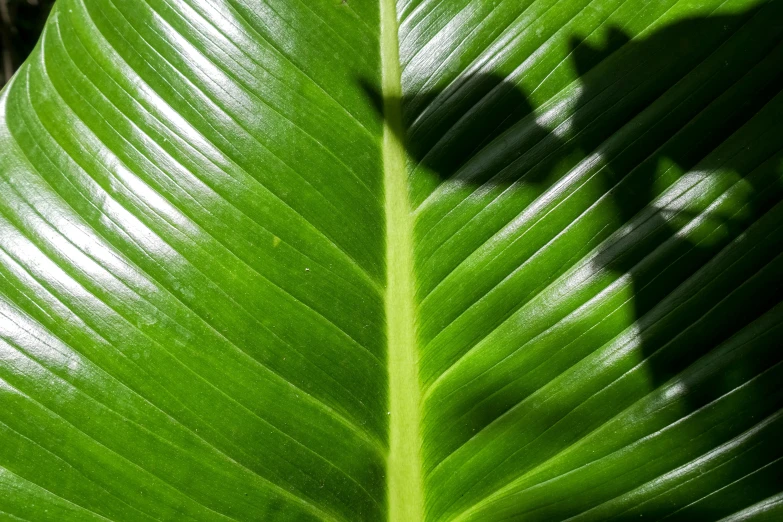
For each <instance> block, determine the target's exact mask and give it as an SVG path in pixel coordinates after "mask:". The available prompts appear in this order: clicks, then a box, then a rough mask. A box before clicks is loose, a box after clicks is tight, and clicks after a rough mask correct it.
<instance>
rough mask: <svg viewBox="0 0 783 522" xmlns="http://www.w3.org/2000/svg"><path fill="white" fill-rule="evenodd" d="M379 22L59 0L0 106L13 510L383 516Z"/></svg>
mask: <svg viewBox="0 0 783 522" xmlns="http://www.w3.org/2000/svg"><path fill="white" fill-rule="evenodd" d="M377 25H378V9H377V6H369V5H368V6H362V5H357V6H354V7H347V6H345V7H341V6H339V5H338V6H334V5H330V6H325V5H321V6H317V7H316V6H310V5H309V2H288V1H272V2H263V3H262V2H255V1H245V2H237V1H221V2H215V1H213V0H204V1H191V2H183V1H164V0H160V1H156V0H150V1H133V2H130V1H116V0H115V1H110V0H106V1H104V0H98V1H95V0H85V1H81V0H62V1H60V2H58V4H57V6H56V8H55V9H54V12H53V14H52V16H51V19H50V20H49V22H48V24H47V26H46V29H45V32H44V34H43V36H42V37H41V41H40V43H39V46H38V48H37V50H36V52H35V53H34V54H33V56H31V57H30V59H29V60H28V62H27V63H26V65H25V66H24V67H23V68H22V69H21V70H20V71H18V73H17V75H16V76H15V78H14V80H13V82H12V84H11V85H9V86H8V87H7V88H6V89H5V90H4V92H3V96H2V106H1V107H0V110H2V114H3V117H2V118H3V124H2V127H1V128H0V134H1V136H0V141H2V150H3V152H2V158H1V159H0V194H1V195H2V197H0V294H1V295H2V297H0V338H2V340H1V341H0V353H1V354H2V356H1V357H0V397H1V398H0V404H2V407H0V437H1V438H2V443H0V465H1V466H2V472H1V474H0V477H2V479H1V480H0V484H2V485H1V486H0V488H2V489H1V491H2V492H0V499H2V500H0V510H2V511H5V512H7V513H9V515H14V516H19V517H21V518H26V519H30V520H67V519H74V520H83V519H84V520H86V519H91V518H96V519H97V518H108V519H111V520H153V519H156V520H158V519H168V520H219V519H237V520H251V519H252V520H272V519H274V520H277V519H280V520H300V519H310V518H313V519H364V520H379V519H381V518H383V512H384V508H383V505H384V498H385V493H384V481H383V474H384V470H383V464H384V452H385V450H384V448H385V446H386V442H385V441H386V424H387V419H386V417H387V416H386V396H387V390H386V388H387V386H386V369H385V363H384V359H385V346H384V335H385V334H384V328H383V324H384V318H383V316H382V305H383V300H382V297H383V296H382V291H381V287H382V282H383V274H384V263H383V248H382V247H383V234H382V230H383V221H382V216H383V214H382V210H383V209H382V204H381V202H382V187H381V158H380V148H379V144H378V136H379V133H380V122H379V118H378V117H377V115H376V114H375V113H374V112H373V109H372V107H371V106H370V105H369V104H367V103H366V102H364V101H363V97H362V96H361V90H360V87H359V85H358V84H357V83H356V82H355V81H354V76H355V75H359V74H362V75H364V76H366V77H368V78H371V79H372V78H375V77H377V75H378V71H379V66H378V58H377V54H373V53H356V52H354V49H356V48H361V47H367V46H369V47H370V48H373V47H376V48H377V46H378V43H377V42H378V31H377V30H376V29H375V27H376V26H377Z"/></svg>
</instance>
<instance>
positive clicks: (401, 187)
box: [381, 0, 424, 522]
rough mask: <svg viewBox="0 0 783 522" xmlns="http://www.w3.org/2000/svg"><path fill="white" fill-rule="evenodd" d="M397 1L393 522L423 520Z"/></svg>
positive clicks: (390, 145) (388, 170)
mask: <svg viewBox="0 0 783 522" xmlns="http://www.w3.org/2000/svg"><path fill="white" fill-rule="evenodd" d="M397 30H398V26H397V13H396V8H395V5H394V0H381V42H382V44H381V45H382V49H381V58H382V65H383V99H384V107H383V110H384V121H385V127H384V130H383V165H384V186H385V191H386V271H387V280H386V321H387V325H388V326H387V328H388V332H387V336H388V365H389V388H390V391H389V410H390V420H389V459H388V462H387V487H388V495H389V521H390V522H420V521H422V520H423V519H424V496H423V491H422V478H421V436H420V431H419V416H420V398H421V397H420V396H421V392H420V389H419V375H418V353H417V352H418V351H417V346H416V331H415V321H416V310H415V295H414V283H413V240H412V228H413V219H412V216H411V212H410V203H409V201H408V188H407V181H406V178H407V176H406V170H405V150H404V147H403V143H402V142H401V139H400V136H402V132H401V131H402V115H401V111H400V98H401V94H402V89H401V86H400V57H399V48H398V45H399V44H398V40H397Z"/></svg>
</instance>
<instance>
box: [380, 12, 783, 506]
mask: <svg viewBox="0 0 783 522" xmlns="http://www.w3.org/2000/svg"><path fill="white" fill-rule="evenodd" d="M403 3H404V4H405V5H404V7H403V8H402V11H401V16H402V23H401V28H402V32H401V37H400V38H401V53H402V62H403V66H404V69H403V98H402V99H401V100H399V102H400V103H401V105H402V108H403V113H404V120H405V121H406V130H405V135H404V136H403V139H404V140H405V142H406V144H407V148H408V150H409V152H410V155H411V160H410V162H409V172H410V179H411V198H412V201H413V207H414V209H415V210H414V212H415V215H416V253H415V259H416V268H417V270H416V274H417V280H418V286H417V290H418V297H419V300H420V303H419V337H420V344H421V350H422V353H421V374H422V381H423V386H424V390H425V391H424V406H423V410H424V411H423V415H424V426H423V438H424V440H423V445H424V450H423V451H424V462H425V464H424V466H425V483H426V489H427V491H426V493H427V513H428V517H429V518H430V519H432V520H449V519H458V520H506V519H508V520H511V519H513V520H518V519H523V520H562V519H569V520H570V519H572V517H574V519H577V520H638V519H640V518H642V519H644V520H649V519H654V520H658V519H667V520H669V519H672V520H674V519H677V520H717V519H721V518H723V517H727V516H731V515H732V514H734V513H737V512H741V511H742V510H746V511H745V512H743V513H744V515H742V516H746V515H748V514H749V513H753V512H755V511H758V512H759V513H761V512H762V511H764V510H771V511H770V513H776V515H773V514H770V515H769V516H773V517H774V516H781V513H780V511H779V509H780V508H779V507H775V506H777V505H778V502H777V501H775V500H774V498H776V495H779V494H780V492H781V490H783V480H782V479H781V476H782V475H781V470H783V468H782V467H781V461H780V458H781V457H782V456H783V447H781V446H780V444H779V442H778V441H779V440H780V437H781V429H783V424H781V417H780V415H781V414H780V408H781V405H783V396H782V395H781V390H780V387H779V382H780V379H781V377H782V376H783V374H782V373H781V372H783V366H782V365H781V364H780V362H781V359H782V358H783V351H781V346H783V330H781V328H782V326H781V325H782V324H783V323H782V322H781V320H782V319H783V315H781V314H783V305H781V304H780V301H781V297H783V279H782V276H781V274H783V271H781V269H782V268H783V264H781V263H783V256H781V254H783V243H782V241H783V235H781V232H782V231H783V229H781V227H783V204H781V197H782V196H783V153H782V151H781V149H782V148H783V141H782V140H781V136H783V66H782V65H781V64H783V24H781V23H780V20H783V4H781V3H780V2H772V3H769V4H764V5H756V6H754V7H750V6H748V5H743V3H742V2H727V3H715V4H713V5H710V6H703V5H701V6H697V5H695V4H692V3H689V2H673V1H661V2H645V3H644V4H640V3H638V2H619V1H617V2H613V1H602V2H589V3H585V2H577V1H574V2H558V3H556V4H554V3H546V5H544V4H543V3H540V2H533V3H529V2H521V3H516V4H520V5H513V6H512V5H511V4H512V2H494V3H487V5H484V4H481V5H478V4H476V3H472V2H449V3H435V2H415V1H414V2H407V3H406V2H403ZM490 4H491V5H490ZM371 95H372V96H373V97H374V98H376V99H377V96H378V94H377V93H371ZM376 106H378V103H377V102H376ZM767 499H771V500H769V501H767ZM756 503H759V504H758V506H756V507H752V506H754V505H755V504H756ZM759 506H765V507H763V508H762V507H759ZM757 508H758V509H757ZM754 510H755V511H754ZM737 516H738V517H740V515H739V514H738V515H737Z"/></svg>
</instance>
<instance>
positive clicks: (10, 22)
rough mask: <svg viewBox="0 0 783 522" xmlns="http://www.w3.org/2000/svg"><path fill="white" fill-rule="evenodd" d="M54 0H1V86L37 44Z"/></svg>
mask: <svg viewBox="0 0 783 522" xmlns="http://www.w3.org/2000/svg"><path fill="white" fill-rule="evenodd" d="M53 4H54V0H0V22H1V23H0V30H2V33H0V56H2V60H1V61H2V63H1V64H0V86H3V85H5V83H6V82H7V81H8V80H9V79H10V78H11V75H12V74H13V73H14V71H15V70H16V68H17V67H19V65H20V64H21V63H22V62H23V61H24V59H25V58H27V55H28V54H30V51H32V50H33V47H35V44H36V42H37V41H38V37H39V35H40V34H41V29H43V25H44V23H45V22H46V17H47V16H48V15H49V11H50V10H51V8H52V5H53Z"/></svg>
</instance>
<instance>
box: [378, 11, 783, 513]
mask: <svg viewBox="0 0 783 522" xmlns="http://www.w3.org/2000/svg"><path fill="white" fill-rule="evenodd" d="M781 6H783V3H780V2H777V3H774V2H773V3H770V4H766V5H763V6H760V7H755V8H752V9H748V10H746V11H744V12H739V13H735V14H731V15H719V16H711V17H695V18H689V19H685V20H681V21H678V22H675V23H674V24H671V25H668V26H665V27H663V28H660V29H657V30H654V31H651V32H649V33H647V34H645V35H642V36H640V37H637V38H633V39H632V38H631V37H630V36H629V35H628V34H626V33H625V32H624V31H623V30H622V29H620V28H617V27H611V28H610V29H609V30H608V31H607V36H606V37H605V38H604V39H603V41H602V42H600V43H599V44H595V43H591V42H589V41H586V40H584V39H582V38H580V37H579V36H572V37H571V38H570V40H569V48H570V55H569V57H570V61H571V64H572V66H573V68H574V70H575V71H576V72H577V75H578V81H577V82H576V86H575V88H574V92H575V93H576V96H574V97H573V100H572V103H571V105H570V106H569V108H568V109H565V110H566V111H568V112H569V114H568V115H567V118H566V119H565V120H562V118H561V120H559V123H558V125H557V126H555V127H554V128H553V127H552V126H551V125H549V124H548V122H550V121H555V120H557V116H558V114H562V113H563V111H564V109H563V108H562V106H560V105H554V106H552V107H549V108H548V110H550V112H551V113H552V114H554V115H555V118H550V117H548V115H547V113H546V110H547V107H544V108H543V109H544V111H543V113H542V109H541V108H539V110H538V111H537V110H534V107H533V104H532V103H531V102H530V101H529V99H528V97H527V96H526V95H525V93H524V92H523V91H522V89H521V88H519V87H518V86H517V85H516V82H513V81H509V79H507V78H506V77H504V76H501V75H497V74H478V75H472V76H467V77H462V78H458V81H456V82H454V83H453V84H451V85H449V86H448V87H446V88H445V89H443V90H434V91H428V92H420V93H416V94H413V95H408V96H403V97H402V98H401V99H391V100H389V99H384V98H383V97H382V96H381V95H380V94H379V93H377V92H376V91H374V90H373V88H372V87H371V86H370V85H369V84H363V85H364V89H365V91H366V92H367V94H368V96H369V97H370V98H371V99H372V100H373V103H374V104H375V106H376V108H377V110H378V111H379V113H381V114H383V113H384V110H388V108H389V107H390V106H396V105H398V106H399V108H400V110H401V113H402V121H401V122H399V124H394V125H392V126H391V127H392V129H393V130H394V131H395V132H397V133H398V138H399V139H400V140H401V141H402V142H403V143H404V145H405V147H406V150H407V152H408V154H409V158H410V159H409V171H410V172H411V176H412V177H416V176H418V177H419V179H420V180H421V179H424V181H423V182H420V183H419V184H418V185H419V186H424V187H425V188H424V189H423V190H421V189H418V188H416V186H415V184H414V188H413V189H412V193H411V199H412V201H413V204H414V206H415V207H418V206H420V205H422V204H426V203H427V201H428V199H429V197H430V195H431V194H432V193H433V192H434V191H435V190H437V188H438V187H439V186H443V185H448V184H449V183H460V184H462V185H470V186H472V187H473V189H472V190H478V189H479V188H480V187H492V186H494V187H498V188H500V190H507V189H509V188H513V187H518V186H523V185H524V186H528V187H534V188H535V191H534V192H535V193H536V194H537V195H538V198H542V197H544V196H545V195H546V194H547V192H548V191H550V190H552V189H553V187H555V186H556V185H557V183H559V182H561V181H562V180H563V179H564V178H565V177H566V176H568V175H569V173H572V172H574V171H576V170H579V169H581V170H583V171H585V172H587V174H584V176H583V177H584V179H585V180H586V181H585V184H592V186H593V187H595V188H596V193H597V194H599V196H597V198H596V203H599V202H603V203H602V204H604V205H605V206H606V208H609V209H611V212H610V214H611V217H612V219H611V220H610V221H611V225H610V226H613V227H614V229H615V230H614V232H613V233H612V234H611V235H609V237H607V238H606V239H605V240H603V241H602V242H601V244H600V245H599V247H598V248H597V249H596V250H594V251H593V253H592V254H591V255H590V256H588V257H589V258H590V265H591V268H592V270H593V271H594V272H596V273H598V272H602V271H610V272H611V273H612V274H614V276H615V278H626V279H627V280H628V282H629V283H628V284H629V286H630V288H631V290H630V293H631V294H632V298H631V302H632V303H631V306H632V309H633V312H632V315H633V317H634V319H635V324H634V327H635V329H636V331H637V334H636V335H637V338H638V342H639V344H640V345H641V354H642V359H643V360H644V361H646V367H647V369H648V372H649V380H650V382H651V387H652V388H653V389H656V388H660V389H671V390H673V389H677V390H679V393H680V395H682V397H681V399H682V400H681V404H682V405H683V407H684V411H683V412H682V415H683V416H686V415H691V414H693V415H697V414H701V413H700V412H701V410H703V409H704V408H705V406H706V405H708V404H710V403H712V402H713V401H716V400H718V399H719V398H720V397H722V396H724V395H725V394H727V393H728V392H729V391H731V390H733V389H735V387H737V386H739V385H740V384H742V383H743V382H745V381H747V380H751V379H752V378H753V377H754V376H757V375H760V374H762V373H763V372H765V371H766V370H767V369H769V368H775V367H776V365H777V364H778V363H779V362H780V360H781V358H783V354H781V353H780V350H779V349H778V350H776V349H775V347H776V346H778V347H779V346H781V345H782V344H783V342H782V341H783V336H782V335H781V332H780V331H778V330H779V329H777V330H774V331H773V332H772V334H770V335H767V336H766V337H764V338H763V340H762V341H760V342H761V343H762V344H761V345H760V348H759V346H758V342H757V343H756V344H757V346H756V348H755V349H754V350H755V351H753V352H752V355H747V356H746V357H733V358H732V357H724V356H723V355H720V356H719V355H716V354H717V353H718V351H719V350H721V349H723V350H724V352H725V351H726V350H727V349H726V348H720V347H721V346H722V345H726V344H727V343H729V344H731V342H732V339H733V338H734V337H736V336H737V335H738V333H739V332H741V331H743V330H744V329H748V328H752V327H753V324H755V323H754V322H757V321H759V320H760V318H763V317H765V314H768V313H769V312H770V310H773V309H774V307H775V306H776V305H778V303H779V302H780V298H781V295H783V276H781V275H780V274H772V275H771V276H770V277H768V278H767V279H764V278H759V277H756V276H757V273H761V272H764V271H765V270H768V269H767V265H768V264H769V263H770V260H771V259H773V258H775V256H776V255H775V254H774V252H779V251H780V248H781V241H780V239H779V238H777V237H775V236H771V237H770V238H768V239H767V242H768V243H767V248H768V249H769V251H768V252H766V253H760V254H752V255H745V254H747V253H746V252H742V246H741V242H742V241H745V238H746V237H750V236H753V237H757V236H759V235H760V234H764V233H765V230H769V229H771V230H775V229H777V224H779V223H781V221H780V220H781V212H780V211H779V208H778V207H779V203H780V202H781V199H783V187H781V183H780V177H781V175H780V169H781V165H782V164H783V162H782V161H781V158H782V157H783V156H782V154H781V147H782V146H783V143H781V142H780V140H774V139H769V135H770V133H776V134H777V135H780V136H783V95H781V93H782V92H783V66H782V65H781V64H783V43H782V42H783V24H780V23H779V20H783V8H781ZM776 21H777V22H776ZM765 138H766V139H765ZM512 167H513V168H512ZM427 177H429V178H430V179H429V180H427ZM529 203H530V204H532V201H530V202H529ZM779 235H780V234H777V236H779ZM738 244H740V246H739V247H738V246H737V245H738ZM732 256H733V257H732ZM716 258H721V259H723V260H724V262H723V263H722V264H717V265H716V262H715V259H716ZM734 258H736V260H735V261H732V262H731V263H729V262H728V261H726V259H734ZM713 265H715V266H718V267H726V266H728V268H726V269H724V270H723V271H721V270H714V269H713ZM766 275H767V276H769V274H768V273H767V274H766ZM672 310H674V311H675V313H671V312H672ZM734 344H737V343H734ZM751 344H752V343H751ZM749 353H750V352H749ZM724 355H725V354H724ZM707 356H711V357H712V359H709V357H707ZM700 359H702V360H704V361H708V362H710V361H713V360H717V363H716V364H718V365H722V366H721V367H720V371H712V372H702V371H700V370H698V369H694V370H689V367H691V365H693V364H694V363H695V362H696V361H698V360H700ZM711 363H712V362H710V364H711ZM704 364H707V362H704V363H703V364H702V366H704ZM689 372H690V373H689ZM767 386H768V384H767ZM753 389H754V390H755V393H756V396H757V397H758V396H765V397H764V399H763V400H753V399H752V398H749V402H748V408H747V412H746V413H747V415H748V418H752V417H753V416H763V415H769V414H770V413H772V412H774V411H776V409H778V408H780V406H781V405H782V404H783V401H782V400H781V399H783V397H781V395H780V393H779V392H777V391H775V390H773V389H770V388H768V387H767V388H765V387H763V386H759V387H756V388H753ZM474 399H476V400H478V403H479V404H481V407H477V408H472V409H471V410H470V411H469V412H468V413H466V414H464V415H463V416H462V417H460V419H461V423H462V425H463V426H465V427H467V428H465V434H464V437H463V444H464V443H465V442H467V441H469V440H470V439H471V438H472V437H473V436H474V435H473V432H475V431H477V430H478V431H481V430H483V429H485V428H486V427H487V426H490V425H491V424H492V423H493V422H496V421H497V419H499V418H500V417H501V416H503V415H504V414H505V413H507V412H508V411H509V410H511V409H512V408H514V407H515V406H517V405H518V404H519V402H520V397H518V396H517V397H513V398H509V399H499V400H493V399H492V398H491V397H475V398H474ZM629 404H630V403H629ZM575 411H576V410H567V411H553V412H549V413H547V415H546V417H547V419H549V420H548V423H549V424H550V425H551V424H554V423H557V422H559V421H561V420H562V419H564V418H565V417H566V416H568V415H571V416H572V419H571V422H570V424H571V425H573V430H574V434H573V440H574V441H576V440H579V439H580V438H581V437H583V436H586V434H587V433H589V432H590V431H591V430H592V429H594V428H595V427H596V426H595V422H594V421H595V419H591V418H590V416H591V414H590V413H589V412H586V413H585V414H583V415H582V416H577V417H574V412H575ZM615 413H616V412H615ZM608 420H609V419H608V418H604V419H599V421H600V422H601V423H603V422H607V421H608ZM738 422H739V421H738ZM743 422H744V421H743ZM740 424H741V422H740ZM455 429H459V428H458V427H455ZM716 437H719V436H718V435H716ZM715 443H718V439H717V438H716V439H715ZM529 449H531V450H532V449H534V448H533V447H532V446H531V447H530V448H529ZM455 451H456V449H455ZM537 451H538V453H539V454H540V456H539V457H538V458H537V460H536V459H534V460H531V461H529V462H527V463H525V467H523V468H522V471H525V469H533V468H534V467H535V466H536V465H537V464H540V463H542V462H544V461H545V459H546V458H548V456H551V455H548V454H547V451H546V450H545V449H543V448H539V449H537ZM773 458H775V457H773V456H770V459H773ZM511 478H512V477H511V475H508V476H506V475H503V473H499V477H498V479H497V483H492V481H490V480H487V481H486V484H483V486H482V487H484V493H481V491H480V489H481V488H479V493H480V494H485V493H488V492H492V491H497V490H498V489H499V488H500V487H501V486H502V485H503V484H505V483H508V482H509V480H510V479H511ZM775 487H777V488H778V490H779V489H783V481H781V479H780V478H778V479H777V480H776V481H775ZM759 491H761V489H759ZM479 493H477V494H479ZM749 498H750V496H745V497H743V500H742V501H739V500H737V502H739V503H742V502H745V501H748V500H749ZM564 506H565V504H564ZM562 509H564V510H565V509H567V508H566V507H563V508H562ZM651 509H652V508H651ZM700 510H701V511H700ZM718 511H719V510H716V509H712V510H711V508H710V506H707V505H703V506H701V507H698V506H697V507H692V508H690V509H689V510H686V511H684V512H683V513H684V515H683V516H686V515H687V516H686V519H693V518H692V517H693V516H698V517H700V518H702V517H707V518H711V517H713V516H718V514H719V513H718ZM644 514H646V515H650V514H653V512H652V511H650V512H647V513H644ZM527 516H531V517H532V519H534V520H536V519H541V520H551V519H553V518H554V519H556V518H559V517H560V516H563V517H565V516H570V515H569V513H568V512H566V511H564V512H558V511H557V508H556V507H552V506H550V508H548V509H545V510H543V511H540V512H537V513H535V514H534V513H533V512H530V513H528V514H527ZM629 516H630V515H629ZM638 516H639V514H638V513H634V515H633V517H634V518H633V519H637V518H638ZM678 517H679V515H676V516H674V518H678ZM688 517H691V518H688ZM622 518H623V517H620V518H619V519H622Z"/></svg>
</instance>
